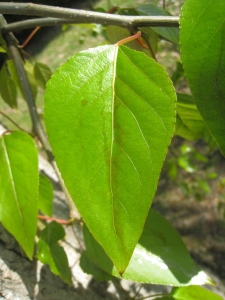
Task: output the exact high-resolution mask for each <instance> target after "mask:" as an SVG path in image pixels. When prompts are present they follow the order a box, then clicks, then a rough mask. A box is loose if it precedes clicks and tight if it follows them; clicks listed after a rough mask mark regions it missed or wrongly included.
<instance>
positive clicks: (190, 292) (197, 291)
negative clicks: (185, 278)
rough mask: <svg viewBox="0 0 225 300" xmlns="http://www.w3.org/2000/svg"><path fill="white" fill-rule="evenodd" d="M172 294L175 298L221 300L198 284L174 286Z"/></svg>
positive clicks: (182, 299)
mask: <svg viewBox="0 0 225 300" xmlns="http://www.w3.org/2000/svg"><path fill="white" fill-rule="evenodd" d="M172 296H173V298H174V299H176V300H196V299H198V300H223V299H222V298H221V297H220V296H218V295H217V294H214V293H213V292H211V291H208V290H206V289H203V288H202V287H200V286H188V287H182V288H175V289H174V290H173V291H172Z"/></svg>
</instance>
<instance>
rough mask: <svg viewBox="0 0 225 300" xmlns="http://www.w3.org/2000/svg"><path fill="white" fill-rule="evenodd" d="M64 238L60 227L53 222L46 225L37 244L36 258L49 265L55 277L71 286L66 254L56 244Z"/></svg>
mask: <svg viewBox="0 0 225 300" xmlns="http://www.w3.org/2000/svg"><path fill="white" fill-rule="evenodd" d="M64 236H65V230H64V228H63V227H62V225H60V224H58V223H56V222H55V221H53V222H51V223H50V224H48V226H47V227H46V228H45V229H43V230H42V232H41V234H40V239H39V241H38V244H37V257H38V259H39V260H40V261H41V262H42V263H43V264H47V265H49V267H50V269H51V271H52V272H53V273H54V274H55V275H59V276H60V278H61V279H62V280H64V281H65V282H66V283H67V284H68V285H71V284H72V280H71V271H70V268H69V264H68V259H67V256H66V253H65V251H64V249H63V247H61V246H60V245H59V244H58V241H59V240H61V239H63V238H64Z"/></svg>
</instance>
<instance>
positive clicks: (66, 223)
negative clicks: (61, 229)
mask: <svg viewBox="0 0 225 300" xmlns="http://www.w3.org/2000/svg"><path fill="white" fill-rule="evenodd" d="M38 219H40V220H46V221H55V222H57V223H59V224H62V225H71V224H72V223H74V222H80V220H77V219H70V220H68V221H67V220H62V219H57V218H52V217H48V216H42V215H38Z"/></svg>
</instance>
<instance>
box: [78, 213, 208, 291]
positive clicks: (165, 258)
mask: <svg viewBox="0 0 225 300" xmlns="http://www.w3.org/2000/svg"><path fill="white" fill-rule="evenodd" d="M83 232H84V239H85V244H86V250H87V251H86V255H88V256H89V258H90V259H91V260H92V261H93V262H94V263H95V264H96V265H97V266H99V267H100V268H101V269H102V270H104V271H105V272H107V273H109V274H111V275H114V276H117V277H119V273H118V271H117V270H116V268H115V267H114V266H113V264H112V262H111V261H110V259H109V258H108V256H107V255H106V253H105V252H104V250H103V249H102V247H101V246H100V245H99V244H98V243H97V242H96V240H95V239H94V238H93V236H92V235H91V234H90V232H89V231H88V229H87V227H84V230H83ZM123 278H125V279H129V280H133V281H138V282H146V283H152V284H166V285H172V286H184V285H193V284H196V285H197V284H199V285H201V284H206V283H211V280H210V278H209V277H208V276H207V275H206V274H205V273H204V272H203V271H201V270H200V269H199V267H198V266H197V265H196V264H195V262H194V261H193V260H192V259H191V257H190V255H189V253H188V251H187V249H186V247H185V245H184V243H183V241H182V239H181V237H180V236H179V234H178V233H177V232H176V230H175V229H173V228H172V226H171V225H170V224H169V222H168V221H167V220H166V219H164V218H163V217H162V216H160V215H159V214H158V213H157V212H155V211H154V210H152V209H151V210H150V212H149V214H148V218H147V220H146V223H145V226H144V230H143V233H142V235H141V238H140V240H139V242H138V244H137V246H136V248H135V250H134V253H133V256H132V258H131V260H130V263H129V265H128V267H127V269H126V271H125V272H124V274H123Z"/></svg>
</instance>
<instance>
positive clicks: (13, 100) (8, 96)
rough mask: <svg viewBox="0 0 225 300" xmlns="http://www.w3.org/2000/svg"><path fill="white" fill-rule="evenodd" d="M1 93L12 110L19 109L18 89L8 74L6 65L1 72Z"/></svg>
mask: <svg viewBox="0 0 225 300" xmlns="http://www.w3.org/2000/svg"><path fill="white" fill-rule="evenodd" d="M0 92H1V96H2V99H3V100H4V101H5V102H6V103H7V104H8V105H9V106H10V107H12V108H16V107H17V89H16V85H15V83H14V81H13V80H12V78H11V77H10V74H9V73H8V70H7V67H6V64H4V65H3V67H2V69H1V72H0Z"/></svg>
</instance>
